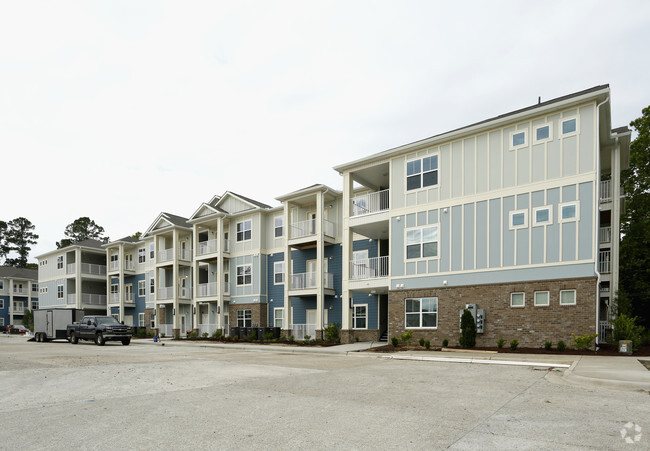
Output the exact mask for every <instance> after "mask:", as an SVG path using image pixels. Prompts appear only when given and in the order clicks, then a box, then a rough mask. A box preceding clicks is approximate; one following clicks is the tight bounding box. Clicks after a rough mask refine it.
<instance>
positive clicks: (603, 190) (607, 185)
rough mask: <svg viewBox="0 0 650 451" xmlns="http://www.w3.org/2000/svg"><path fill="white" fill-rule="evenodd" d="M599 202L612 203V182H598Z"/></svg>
mask: <svg viewBox="0 0 650 451" xmlns="http://www.w3.org/2000/svg"><path fill="white" fill-rule="evenodd" d="M600 201H601V202H611V201H612V181H611V180H603V181H601V182H600Z"/></svg>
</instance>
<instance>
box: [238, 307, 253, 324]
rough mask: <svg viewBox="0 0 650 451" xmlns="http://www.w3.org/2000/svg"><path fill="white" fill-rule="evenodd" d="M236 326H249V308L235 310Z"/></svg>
mask: <svg viewBox="0 0 650 451" xmlns="http://www.w3.org/2000/svg"><path fill="white" fill-rule="evenodd" d="M237 327H251V311H250V310H237Z"/></svg>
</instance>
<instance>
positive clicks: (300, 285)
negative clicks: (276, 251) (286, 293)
mask: <svg viewBox="0 0 650 451" xmlns="http://www.w3.org/2000/svg"><path fill="white" fill-rule="evenodd" d="M317 274H318V273H315V272H304V273H300V274H291V289H292V290H305V289H308V288H316V282H317V280H318V276H317ZM323 284H324V288H334V274H332V273H330V272H326V273H325V274H323Z"/></svg>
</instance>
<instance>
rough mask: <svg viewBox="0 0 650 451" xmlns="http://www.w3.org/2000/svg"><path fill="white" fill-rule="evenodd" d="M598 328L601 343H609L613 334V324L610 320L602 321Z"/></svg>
mask: <svg viewBox="0 0 650 451" xmlns="http://www.w3.org/2000/svg"><path fill="white" fill-rule="evenodd" d="M598 329H599V330H598V341H599V342H600V343H609V341H610V337H611V336H612V325H611V324H610V323H609V321H600V322H599V328H598Z"/></svg>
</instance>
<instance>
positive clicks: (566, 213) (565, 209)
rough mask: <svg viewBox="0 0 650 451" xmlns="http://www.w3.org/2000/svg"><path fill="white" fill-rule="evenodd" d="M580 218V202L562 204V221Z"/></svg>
mask: <svg viewBox="0 0 650 451" xmlns="http://www.w3.org/2000/svg"><path fill="white" fill-rule="evenodd" d="M578 219H580V210H579V208H578V202H577V201H576V202H567V203H564V204H560V222H568V221H577V220H578Z"/></svg>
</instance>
